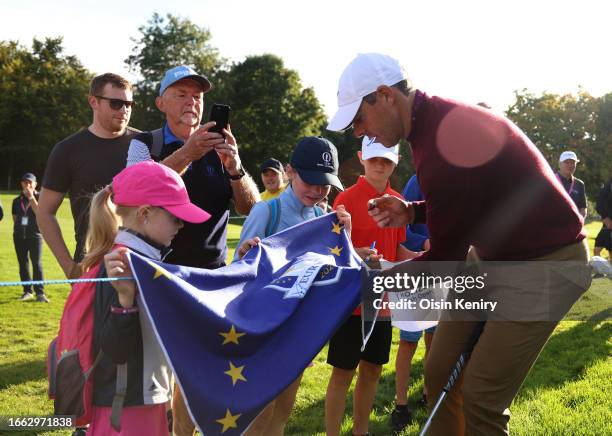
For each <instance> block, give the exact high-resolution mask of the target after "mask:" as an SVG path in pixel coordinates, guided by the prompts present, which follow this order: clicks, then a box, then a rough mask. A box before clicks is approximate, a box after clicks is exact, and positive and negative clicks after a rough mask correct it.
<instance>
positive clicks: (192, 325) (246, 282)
mask: <svg viewBox="0 0 612 436" xmlns="http://www.w3.org/2000/svg"><path fill="white" fill-rule="evenodd" d="M130 259H131V265H132V270H133V272H134V275H135V277H136V281H137V283H138V287H139V289H140V304H141V308H142V306H144V311H145V312H146V314H148V316H149V317H150V319H151V320H152V322H153V324H154V328H155V330H156V333H157V336H158V339H159V341H160V343H161V344H162V348H163V349H164V352H165V354H166V357H167V359H168V361H169V363H170V365H171V366H172V369H173V371H174V374H175V376H176V378H177V380H178V383H179V385H180V387H181V390H182V392H183V394H184V396H185V400H186V403H187V405H188V407H189V410H190V412H191V416H192V417H193V418H194V422H195V423H196V425H197V426H198V428H199V429H200V431H201V432H202V434H204V435H214V434H224V435H238V434H241V433H242V432H243V431H244V430H245V429H246V428H247V427H248V426H249V424H250V423H251V421H252V420H253V419H254V418H255V417H256V416H257V415H258V414H259V413H260V412H261V410H262V409H263V408H264V407H265V406H266V404H267V403H268V402H270V401H271V400H272V399H274V398H275V397H276V396H277V395H278V394H279V393H280V392H282V391H283V390H284V389H285V388H286V387H287V386H288V385H289V384H291V382H292V381H293V380H295V378H296V377H297V376H298V375H300V373H301V372H302V371H303V370H304V368H306V366H307V365H308V364H309V362H311V360H312V359H313V358H314V357H315V356H316V354H317V353H318V352H319V351H320V350H321V348H322V347H323V346H324V345H325V343H326V342H327V340H328V339H329V338H330V336H331V335H332V334H333V333H334V331H335V330H336V328H337V327H338V326H339V325H340V324H341V323H342V322H343V321H344V320H345V319H346V318H347V317H348V316H349V315H350V314H351V312H352V311H353V309H355V307H356V306H357V304H359V302H360V284H361V266H360V259H359V257H358V255H357V254H356V253H355V251H354V250H353V248H352V246H351V242H350V240H349V239H348V237H347V235H346V233H345V232H344V231H343V230H342V227H341V225H340V224H339V223H338V220H337V218H336V215H335V214H328V215H325V216H323V217H320V218H317V219H315V220H311V221H308V222H305V223H303V224H300V225H297V226H294V227H292V228H290V229H287V230H285V231H282V232H280V233H277V234H276V235H273V236H271V237H269V238H266V239H264V240H263V241H262V242H261V244H259V246H258V247H256V248H253V249H252V250H250V251H249V252H248V253H247V255H246V256H245V257H244V259H242V260H241V261H239V262H235V263H233V264H232V265H229V266H227V267H224V268H221V269H218V270H204V269H197V268H188V267H181V266H175V265H168V264H164V263H160V262H153V261H151V260H148V259H145V258H143V257H141V256H139V255H138V254H135V253H131V256H130Z"/></svg>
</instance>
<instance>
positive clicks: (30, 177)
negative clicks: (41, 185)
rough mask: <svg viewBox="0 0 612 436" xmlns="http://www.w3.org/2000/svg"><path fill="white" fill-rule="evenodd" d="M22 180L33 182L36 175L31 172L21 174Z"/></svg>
mask: <svg viewBox="0 0 612 436" xmlns="http://www.w3.org/2000/svg"><path fill="white" fill-rule="evenodd" d="M24 180H29V181H31V182H35V181H36V176H35V175H34V174H32V173H25V174H24V175H23V176H21V181H24Z"/></svg>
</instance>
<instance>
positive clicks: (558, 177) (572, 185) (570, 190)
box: [557, 173, 576, 196]
mask: <svg viewBox="0 0 612 436" xmlns="http://www.w3.org/2000/svg"><path fill="white" fill-rule="evenodd" d="M557 179H559V181H560V182H561V186H563V188H565V185H564V184H563V179H561V176H560V175H559V173H557ZM575 181H576V179H574V177H573V176H572V183H571V184H570V187H569V189H568V190H567V193H568V194H569V195H570V196H571V195H572V190H573V189H574V182H575Z"/></svg>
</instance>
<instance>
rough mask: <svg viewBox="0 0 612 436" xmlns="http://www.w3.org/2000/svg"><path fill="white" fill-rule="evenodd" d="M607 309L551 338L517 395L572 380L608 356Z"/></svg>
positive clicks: (609, 330)
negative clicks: (605, 321)
mask: <svg viewBox="0 0 612 436" xmlns="http://www.w3.org/2000/svg"><path fill="white" fill-rule="evenodd" d="M609 317H610V309H606V310H603V311H601V312H599V313H596V314H594V315H593V316H591V318H589V320H587V321H584V322H580V323H576V325H575V326H573V327H571V328H569V329H567V330H565V331H562V332H559V333H557V334H556V335H554V336H552V337H551V338H550V340H549V341H548V343H547V344H546V346H545V347H544V349H543V350H542V353H541V354H540V357H538V360H537V361H536V363H535V365H534V367H533V368H532V369H531V372H530V373H529V376H528V377H527V379H526V380H525V383H524V384H523V386H522V388H521V391H520V395H525V394H529V393H530V392H534V391H536V390H538V389H540V388H554V387H559V386H561V385H563V384H564V383H566V382H568V381H574V380H576V379H578V378H580V376H581V375H582V374H583V373H584V371H585V369H587V368H588V367H589V366H591V365H592V364H593V363H594V362H595V361H597V360H601V359H605V358H606V357H607V356H608V355H609V351H610V350H609V346H608V345H607V341H608V340H609V338H610V336H612V324H610V323H600V321H602V320H605V319H609Z"/></svg>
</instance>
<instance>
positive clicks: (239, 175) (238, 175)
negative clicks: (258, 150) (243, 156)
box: [227, 165, 246, 180]
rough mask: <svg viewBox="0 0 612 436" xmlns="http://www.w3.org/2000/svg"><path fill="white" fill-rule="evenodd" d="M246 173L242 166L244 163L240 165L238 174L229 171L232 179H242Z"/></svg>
mask: <svg viewBox="0 0 612 436" xmlns="http://www.w3.org/2000/svg"><path fill="white" fill-rule="evenodd" d="M245 174H246V173H245V172H244V168H242V165H240V170H239V171H238V174H236V175H231V174H230V173H227V175H228V177H229V178H230V180H240V179H242V178H243V177H244V175H245Z"/></svg>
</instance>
